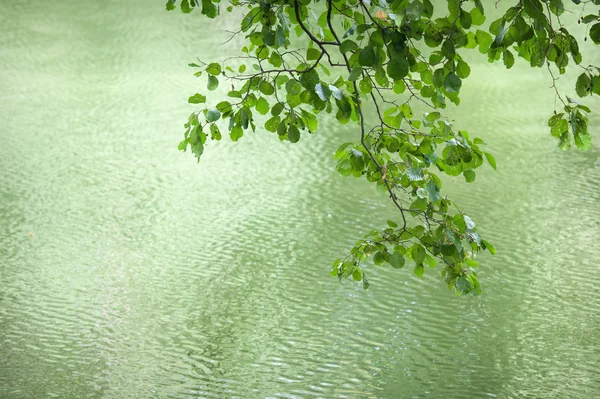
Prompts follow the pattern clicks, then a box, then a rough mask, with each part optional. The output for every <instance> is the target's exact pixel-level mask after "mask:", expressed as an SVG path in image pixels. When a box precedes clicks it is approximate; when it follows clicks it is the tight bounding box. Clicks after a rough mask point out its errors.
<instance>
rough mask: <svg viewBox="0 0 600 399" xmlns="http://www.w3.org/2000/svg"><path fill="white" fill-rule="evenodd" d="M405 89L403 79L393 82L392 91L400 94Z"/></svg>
mask: <svg viewBox="0 0 600 399" xmlns="http://www.w3.org/2000/svg"><path fill="white" fill-rule="evenodd" d="M405 90H406V84H405V83H404V81H403V80H397V81H395V82H394V93H396V94H402V93H404V91H405Z"/></svg>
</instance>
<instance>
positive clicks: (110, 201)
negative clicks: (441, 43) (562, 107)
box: [0, 0, 600, 399]
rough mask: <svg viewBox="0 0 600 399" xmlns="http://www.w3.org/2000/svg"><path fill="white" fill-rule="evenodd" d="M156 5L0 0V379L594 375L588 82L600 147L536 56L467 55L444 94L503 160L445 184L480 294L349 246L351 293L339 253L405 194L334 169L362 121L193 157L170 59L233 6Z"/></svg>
mask: <svg viewBox="0 0 600 399" xmlns="http://www.w3.org/2000/svg"><path fill="white" fill-rule="evenodd" d="M152 3H153V4H150V3H148V4H142V3H141V2H123V1H115V0H109V1H102V2H81V1H73V0H60V1H59V0H46V1H41V0H32V1H27V2H17V1H12V0H8V1H7V0H4V1H2V2H1V3H0V22H1V23H0V120H1V123H0V398H3V399H13V398H153V397H156V398H481V397H498V398H592V397H595V396H597V395H598V394H599V393H600V375H599V373H598V370H597V367H598V364H600V345H599V344H598V342H599V338H600V295H598V289H597V287H598V284H599V283H600V277H599V273H598V259H599V258H600V249H599V247H598V245H597V243H598V239H599V238H600V223H599V222H600V192H599V190H598V187H599V184H600V151H599V150H598V148H599V146H598V143H599V142H600V135H599V134H598V126H600V118H599V116H598V111H600V101H599V100H598V98H597V97H593V98H591V99H590V98H589V97H588V98H587V99H586V100H585V101H584V102H585V103H586V104H588V105H589V106H590V108H592V110H593V111H594V113H592V114H591V119H590V126H591V132H592V136H593V138H594V140H595V141H594V144H593V148H592V149H591V150H590V151H588V152H586V153H581V152H578V151H573V150H572V151H568V152H561V151H559V150H558V148H557V141H556V140H555V139H554V138H552V137H550V134H549V128H548V127H547V126H546V121H547V119H548V117H549V116H551V114H552V110H553V109H554V92H553V90H552V89H551V88H550V85H551V79H550V77H549V75H548V73H547V71H546V70H545V69H532V68H530V67H529V66H528V65H526V64H525V62H524V61H523V60H521V59H519V60H517V62H516V64H515V66H514V67H513V69H512V70H510V71H506V70H505V69H504V66H503V65H502V64H501V63H498V64H494V65H492V64H488V63H487V60H486V57H484V56H481V55H480V54H479V53H477V52H476V51H461V54H464V56H465V57H467V58H468V60H469V61H470V63H471V68H472V74H471V76H470V78H469V79H468V80H466V81H465V82H464V84H463V89H462V96H461V98H462V103H461V106H460V107H459V108H449V109H448V110H447V112H446V114H447V115H448V116H449V117H450V118H452V119H455V120H456V126H457V127H458V128H459V129H464V130H467V131H469V132H470V134H471V137H474V136H478V137H482V138H483V139H484V140H485V142H486V143H487V147H486V149H487V150H489V151H490V152H492V153H493V154H494V155H495V156H496V159H497V161H498V171H497V172H494V171H493V170H492V169H491V168H490V167H489V166H484V167H482V169H481V170H480V171H478V178H477V180H476V181H475V182H474V183H472V184H467V183H465V182H464V179H463V178H462V177H459V178H455V179H446V180H445V185H444V191H445V193H446V194H448V195H450V196H451V197H452V198H454V199H455V200H457V201H458V202H459V203H461V204H462V206H463V208H464V210H465V211H466V212H467V213H468V214H469V215H470V216H471V217H472V218H473V220H474V221H475V222H476V223H477V225H478V229H479V232H480V233H481V234H482V235H483V236H484V237H486V239H488V240H489V241H490V242H492V243H494V245H495V246H496V248H497V249H498V255H496V256H494V257H492V256H489V255H483V256H482V257H481V258H480V261H481V265H482V266H481V267H480V269H481V270H480V272H479V276H480V280H481V282H482V285H483V289H484V294H483V296H480V297H473V296H465V297H457V296H456V295H455V294H454V292H452V291H449V290H448V289H447V288H446V286H445V285H444V283H443V281H442V279H441V278H440V271H441V267H439V266H438V267H437V268H436V269H427V270H426V271H425V276H424V277H423V278H422V279H419V278H417V277H415V276H414V274H413V273H412V268H411V267H406V268H405V269H403V270H392V269H391V268H389V267H388V268H380V267H375V266H369V265H367V270H368V273H369V277H370V281H371V284H372V285H371V288H370V289H369V290H368V291H363V290H362V287H361V285H359V284H356V283H354V282H352V281H344V282H342V283H339V282H338V280H337V279H336V278H333V277H330V276H329V275H328V272H329V270H330V264H331V261H332V260H333V259H335V258H337V257H340V256H344V255H345V254H346V253H347V251H348V250H349V249H350V248H351V247H352V245H353V244H354V242H355V241H356V240H357V239H358V238H360V237H362V236H363V234H365V233H366V232H368V231H369V230H370V229H371V228H373V227H383V226H385V221H386V220H387V219H390V218H393V217H395V216H397V214H396V213H395V212H394V209H393V207H392V206H391V203H390V202H389V201H388V200H387V199H386V197H385V196H384V195H382V194H379V193H377V192H376V190H375V188H374V186H373V185H372V184H369V183H367V182H366V181H364V179H352V178H342V177H339V176H338V175H337V173H336V172H335V167H334V166H335V161H334V160H333V152H334V151H335V149H336V148H337V146H338V145H339V144H340V143H342V142H345V141H351V140H356V139H357V137H358V134H359V132H358V131H357V129H356V127H355V126H352V125H347V126H340V125H339V124H338V123H337V121H336V120H335V119H333V118H328V117H327V116H325V117H323V118H322V119H321V121H320V129H319V131H318V132H317V133H316V134H314V135H313V136H310V137H309V136H308V135H303V136H302V139H301V141H300V142H299V143H297V144H294V145H292V144H290V143H287V142H285V143H282V142H280V141H279V140H278V139H277V137H276V135H274V134H271V133H269V132H266V131H257V132H256V133H254V134H246V135H245V136H244V137H243V138H242V139H241V140H240V141H239V142H238V143H231V142H230V141H229V140H228V139H225V140H223V141H222V142H218V143H217V142H210V143H209V145H208V147H207V148H206V150H205V154H204V156H203V159H202V162H201V163H200V164H197V163H196V161H195V159H194V158H193V156H192V155H191V154H190V153H185V154H184V153H181V152H179V151H178V150H177V144H178V143H179V141H180V140H181V139H182V138H183V123H184V122H185V121H186V119H187V116H188V114H189V113H190V112H191V111H192V110H193V109H194V108H193V107H192V106H190V105H188V104H187V98H188V97H189V96H190V95H192V94H194V93H196V92H198V91H202V90H203V89H204V88H205V87H206V81H205V76H203V77H201V78H199V79H198V78H195V77H194V76H193V72H194V70H193V69H192V68H189V67H188V66H187V64H188V63H190V62H194V61H195V60H196V57H200V58H202V59H203V60H211V61H213V60H218V59H220V58H222V57H224V56H226V55H228V54H231V55H235V54H237V52H238V51H239V50H238V49H239V48H240V47H241V43H242V41H243V38H242V37H238V38H235V39H234V40H233V41H232V42H230V43H228V44H226V45H223V46H222V45H221V43H223V42H224V41H225V40H227V39H228V38H229V37H230V34H228V33H227V32H226V30H236V29H237V24H238V23H239V20H238V19H236V18H234V17H231V16H227V15H225V16H223V17H221V18H219V19H218V20H217V22H216V23H215V22H214V21H210V20H208V19H207V18H205V17H204V16H202V15H200V13H199V12H197V13H193V14H191V15H183V14H182V13H181V12H179V11H177V12H170V13H167V12H166V11H165V9H164V5H163V4H162V2H152ZM438 3H440V4H441V3H443V2H438ZM440 6H443V4H441V5H440ZM488 7H489V8H490V9H491V8H492V5H491V4H490V6H488ZM492 14H493V12H492ZM577 17H578V14H577V15H575V14H568V15H566V16H565V17H564V20H563V22H564V23H565V24H566V25H567V26H568V27H569V29H572V30H573V32H574V34H575V35H576V37H577V38H578V40H579V41H580V43H582V44H584V42H583V37H584V27H583V26H578V25H577V23H576V20H577ZM491 20H492V19H491V18H488V22H487V23H486V26H487V25H488V24H489V22H490V21H491ZM597 50H598V49H597V47H596V48H594V46H593V45H589V43H588V44H586V46H584V48H583V50H582V53H583V54H584V64H587V63H595V64H596V65H598V64H599V63H600V54H599V52H598V51H597ZM579 73H581V72H580V70H579V68H577V67H574V66H571V73H570V74H568V75H567V77H561V79H560V82H559V83H560V88H561V90H562V91H563V92H564V93H565V94H568V95H570V96H573V97H574V96H575V94H574V82H575V79H576V77H577V75H578V74H579ZM228 88H229V87H228V85H227V84H222V85H221V86H220V87H219V90H218V91H217V92H216V93H214V95H213V96H212V97H209V104H210V103H212V104H215V103H216V102H218V101H220V100H219V98H221V97H222V96H224V95H225V93H226V91H227V90H228Z"/></svg>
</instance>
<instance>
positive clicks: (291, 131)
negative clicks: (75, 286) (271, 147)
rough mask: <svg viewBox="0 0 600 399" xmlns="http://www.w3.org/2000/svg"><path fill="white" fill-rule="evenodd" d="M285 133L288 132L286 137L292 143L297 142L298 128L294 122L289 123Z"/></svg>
mask: <svg viewBox="0 0 600 399" xmlns="http://www.w3.org/2000/svg"><path fill="white" fill-rule="evenodd" d="M287 134H288V139H289V140H290V142H292V143H297V142H298V141H299V140H300V130H298V128H297V127H296V125H294V124H291V125H290V126H289V127H288V132H287Z"/></svg>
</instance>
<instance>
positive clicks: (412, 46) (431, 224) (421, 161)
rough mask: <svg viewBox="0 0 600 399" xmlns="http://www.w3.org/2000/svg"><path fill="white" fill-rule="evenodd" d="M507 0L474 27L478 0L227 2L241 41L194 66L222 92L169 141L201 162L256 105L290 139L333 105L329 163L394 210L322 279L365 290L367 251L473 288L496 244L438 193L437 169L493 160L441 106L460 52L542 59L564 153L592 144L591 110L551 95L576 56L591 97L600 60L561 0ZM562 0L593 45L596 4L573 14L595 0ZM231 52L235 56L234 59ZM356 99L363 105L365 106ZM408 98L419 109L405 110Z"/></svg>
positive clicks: (598, 39)
mask: <svg viewBox="0 0 600 399" xmlns="http://www.w3.org/2000/svg"><path fill="white" fill-rule="evenodd" d="M486 3H489V4H491V3H493V2H486ZM496 3H497V2H496ZM515 3H516V4H515V5H514V6H512V7H510V8H509V9H508V10H507V11H506V12H505V13H504V15H502V17H500V18H498V19H496V20H494V21H492V22H491V23H489V24H487V26H488V28H487V29H485V28H484V27H483V26H484V24H486V15H485V10H484V7H483V2H482V1H481V0H470V1H468V0H447V7H442V6H439V5H438V6H435V7H434V5H433V3H432V2H431V1H430V0H394V1H392V2H390V3H386V2H385V1H383V0H372V1H367V0H261V1H256V0H248V1H241V0H230V3H229V5H228V7H227V11H228V12H231V13H232V15H233V16H236V15H238V16H239V15H241V13H242V12H245V14H244V15H241V16H240V17H239V18H240V19H241V21H240V30H239V31H238V32H237V33H236V34H241V35H244V37H245V38H246V42H245V45H244V46H243V48H242V49H241V51H242V53H243V56H242V57H235V58H233V59H232V58H230V59H225V60H222V61H221V62H214V61H212V62H210V63H199V64H191V66H192V67H195V68H198V71H197V72H196V75H197V76H201V75H203V74H205V75H206V76H207V86H206V88H207V90H208V91H213V90H215V89H216V88H217V87H218V86H219V84H220V83H221V82H222V81H223V80H226V81H228V83H231V86H232V89H231V91H229V93H228V94H227V96H228V100H223V101H221V102H218V103H217V104H216V105H214V106H210V107H206V108H205V109H202V110H200V111H198V112H194V113H192V114H191V115H190V117H189V119H188V121H187V123H186V124H185V128H186V131H185V135H184V140H183V141H182V142H181V144H180V145H179V148H180V149H181V150H186V149H187V148H188V147H189V148H191V151H192V152H193V154H194V155H195V156H196V157H198V159H199V158H200V156H201V155H202V153H203V151H204V147H205V145H206V141H207V138H208V136H209V135H210V138H211V139H212V140H220V139H221V135H222V134H221V130H222V129H223V127H224V128H225V130H226V132H228V133H229V136H230V137H231V139H232V140H233V141H237V140H239V139H240V138H242V137H243V136H244V134H245V133H246V132H248V130H249V129H251V130H252V131H255V130H256V128H257V126H256V122H255V115H256V114H260V115H264V116H265V118H266V121H265V122H264V129H265V130H267V131H269V132H273V133H276V134H277V136H278V138H279V139H280V140H287V141H290V142H292V143H295V142H298V141H299V140H300V139H301V138H302V137H303V136H305V135H306V133H309V134H310V133H313V132H315V131H316V130H317V129H318V125H319V119H318V115H319V114H320V113H322V112H326V113H333V114H335V118H336V119H337V120H338V121H339V123H341V124H347V123H352V124H356V125H357V126H358V127H357V131H358V136H359V137H358V140H357V142H351V143H344V144H342V145H340V147H339V148H338V150H337V152H336V153H335V158H336V159H337V170H338V172H339V174H340V175H342V176H354V177H364V178H366V179H367V180H368V181H370V182H373V183H375V184H376V185H378V186H380V187H382V188H383V189H385V190H386V191H387V193H388V195H389V197H390V199H391V201H392V202H393V203H394V205H395V207H396V208H397V210H398V217H397V220H395V221H392V220H390V221H388V222H387V223H388V227H387V228H385V229H383V230H373V231H371V232H370V233H369V234H367V235H366V236H365V237H364V239H362V240H360V241H358V242H357V243H356V245H355V246H354V247H353V248H352V249H351V251H350V253H349V255H348V256H346V257H345V258H344V259H337V260H336V261H334V262H333V266H332V275H334V276H338V277H339V278H340V279H342V278H349V277H352V278H353V279H354V280H356V281H362V283H363V286H364V288H367V287H368V286H369V282H368V279H367V275H366V273H365V270H364V269H363V267H362V264H363V262H365V261H366V260H367V258H369V257H372V261H373V263H374V264H375V265H383V264H385V263H387V264H389V265H390V266H391V267H393V268H397V269H400V268H403V267H404V266H405V265H407V264H409V263H410V264H412V265H413V266H412V267H414V273H415V274H416V275H418V276H422V275H423V273H424V269H425V267H424V266H425V265H427V266H429V267H435V266H436V263H438V262H440V261H441V263H442V264H443V270H442V277H443V279H444V280H445V282H446V283H447V285H448V286H449V287H451V288H452V287H453V288H454V289H455V290H456V292H457V293H458V294H466V293H474V294H479V293H480V292H481V287H480V284H479V281H478V279H477V272H476V268H477V266H478V262H477V260H476V256H477V253H478V252H479V251H481V250H488V251H489V252H491V253H492V254H493V253H495V249H494V247H493V246H492V245H491V244H490V243H489V242H488V241H486V240H485V239H483V238H482V237H481V236H480V235H479V234H478V233H477V231H476V227H475V223H474V222H473V220H471V218H469V216H467V215H466V214H465V213H464V212H463V211H462V210H461V209H460V208H459V206H458V204H456V203H455V202H454V201H453V200H451V199H449V198H448V197H447V196H445V195H444V194H443V193H442V191H441V189H442V182H441V180H440V178H439V177H438V175H437V174H436V173H445V174H447V175H450V176H458V175H463V177H464V178H465V180H466V181H467V182H472V181H474V180H475V178H476V172H475V170H476V169H477V168H478V167H480V166H481V165H483V163H484V161H487V163H489V164H490V165H491V167H492V168H494V169H495V168H496V161H495V159H494V157H493V156H492V155H491V154H490V153H488V152H485V151H484V150H483V145H484V143H483V141H482V140H480V139H478V138H471V137H470V135H469V134H468V133H467V132H466V131H464V130H459V129H457V128H456V127H455V126H454V124H453V123H452V122H450V120H448V119H447V118H446V117H445V116H443V115H442V113H441V110H443V109H444V108H446V104H447V103H448V101H450V102H452V103H455V104H457V105H458V104H460V92H461V88H462V85H463V81H464V80H465V79H467V78H468V77H469V74H470V67H469V65H468V63H467V62H466V61H465V59H464V58H463V57H462V56H461V54H460V53H459V50H460V51H462V50H463V49H464V50H466V49H473V50H475V51H478V52H479V53H481V54H483V55H484V56H487V59H488V60H489V62H496V61H502V62H503V64H504V65H505V66H506V68H509V69H510V68H511V67H512V66H513V64H514V63H515V58H517V57H519V58H522V59H524V60H525V61H526V62H528V63H529V64H530V65H531V66H532V67H539V68H542V67H544V68H546V69H547V70H548V72H549V73H550V76H551V79H552V87H553V88H554V90H555V92H556V98H557V99H559V100H560V101H561V102H562V104H563V107H562V108H563V109H562V110H561V112H560V113H558V112H557V110H556V109H555V111H554V116H552V117H551V118H550V120H549V122H548V125H549V127H550V132H551V134H552V136H554V137H556V138H558V139H559V146H560V148H561V149H566V148H568V147H570V146H571V143H572V142H574V143H575V145H576V146H577V148H579V149H581V150H587V149H589V148H590V146H591V137H590V134H589V132H588V126H587V116H586V115H587V113H588V112H590V109H589V108H588V107H586V106H585V105H582V104H579V103H578V102H577V101H575V100H574V99H572V98H570V97H567V96H563V95H561V94H560V93H559V91H558V89H557V87H556V85H555V83H556V79H557V78H556V77H555V76H556V73H557V72H558V74H559V75H560V74H563V73H565V70H566V68H567V66H568V65H569V63H570V62H571V63H574V64H576V65H579V66H580V67H581V68H582V70H583V72H582V73H581V75H580V76H579V78H578V79H577V81H576V84H575V92H576V94H577V95H578V96H579V97H585V96H588V95H592V94H596V95H600V68H598V67H594V66H589V67H583V66H582V61H583V56H582V54H581V53H580V51H579V44H578V42H577V39H576V38H575V37H574V36H573V35H572V34H571V33H570V32H569V31H568V30H567V29H566V28H565V27H564V26H563V25H562V23H561V19H560V17H561V15H562V14H563V13H564V12H565V4H564V3H563V1H562V0H521V1H515ZM573 3H574V4H575V5H576V6H573V7H579V9H578V10H576V11H578V12H581V18H580V22H582V23H584V24H587V26H588V27H589V28H588V30H587V32H588V35H589V38H590V39H591V40H592V41H593V42H594V43H595V44H599V43H600V13H598V12H596V13H590V14H587V15H584V12H585V6H586V5H592V3H593V5H599V4H600V0H588V1H575V0H573ZM489 4H488V5H489ZM593 5H592V7H593ZM179 7H180V8H181V10H182V11H183V12H184V13H189V12H191V11H193V10H195V9H197V10H199V11H200V12H201V13H202V14H204V15H206V16H207V17H209V18H217V17H219V16H220V14H221V12H222V11H223V10H222V9H221V5H220V4H219V2H218V1H212V0H202V1H201V2H200V1H198V0H180V2H179ZM175 8H176V0H169V1H168V2H167V9H168V10H172V9H175ZM237 10H242V12H240V11H237ZM230 18H231V17H230ZM294 37H299V38H301V39H304V40H298V39H295V38H294ZM586 40H587V37H586ZM306 46H307V47H306ZM303 47H305V48H303ZM240 58H242V59H244V62H246V63H244V64H241V65H240V64H239V59H240ZM206 100H207V99H206V96H205V95H204V94H201V93H198V94H194V95H193V96H191V97H190V98H189V102H190V103H192V104H202V105H203V104H205V103H206ZM366 102H370V103H372V104H373V106H374V112H372V113H370V114H369V115H367V114H366V113H365V108H364V106H365V105H364V104H365V103H366ZM418 104H421V105H422V106H424V107H427V108H428V112H425V113H424V114H423V115H422V116H416V115H415V114H414V111H413V108H414V109H416V108H417V105H418ZM421 105H419V106H421ZM371 114H372V115H371ZM220 121H225V123H224V125H220V126H219V125H218V124H217V123H218V122H220Z"/></svg>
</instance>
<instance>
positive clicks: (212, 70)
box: [206, 62, 221, 76]
mask: <svg viewBox="0 0 600 399" xmlns="http://www.w3.org/2000/svg"><path fill="white" fill-rule="evenodd" d="M206 72H208V73H209V74H211V75H215V76H217V75H220V74H221V65H219V64H217V63H216V62H213V63H210V64H208V66H207V67H206Z"/></svg>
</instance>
